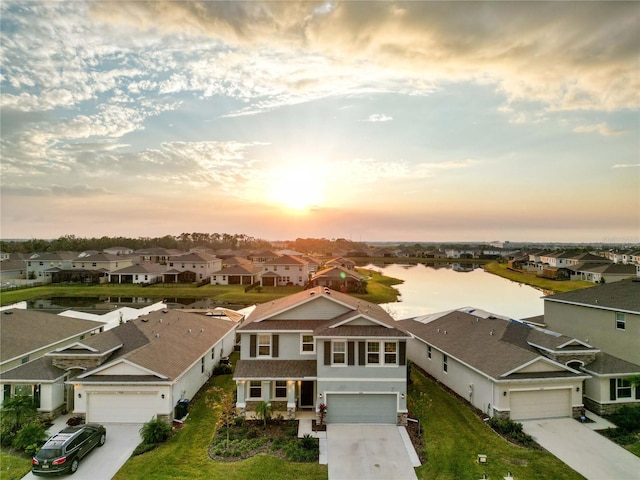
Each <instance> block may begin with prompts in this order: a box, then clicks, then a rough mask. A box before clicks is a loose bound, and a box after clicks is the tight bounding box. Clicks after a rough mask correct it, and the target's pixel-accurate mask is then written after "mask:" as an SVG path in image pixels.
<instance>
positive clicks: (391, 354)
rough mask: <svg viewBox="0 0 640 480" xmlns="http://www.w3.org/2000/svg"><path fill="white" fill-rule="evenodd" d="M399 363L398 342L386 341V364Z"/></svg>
mask: <svg viewBox="0 0 640 480" xmlns="http://www.w3.org/2000/svg"><path fill="white" fill-rule="evenodd" d="M397 363H398V344H397V343H396V342H384V364H385V365H396V364H397Z"/></svg>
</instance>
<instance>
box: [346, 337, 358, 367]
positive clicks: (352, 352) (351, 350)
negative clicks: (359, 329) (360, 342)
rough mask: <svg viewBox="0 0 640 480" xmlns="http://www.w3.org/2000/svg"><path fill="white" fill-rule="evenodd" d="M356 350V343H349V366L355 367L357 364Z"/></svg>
mask: <svg viewBox="0 0 640 480" xmlns="http://www.w3.org/2000/svg"><path fill="white" fill-rule="evenodd" d="M355 348H356V344H355V342H348V343H347V360H348V362H347V363H348V364H349V365H355V363H356V355H355V353H356V352H355Z"/></svg>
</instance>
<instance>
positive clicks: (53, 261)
mask: <svg viewBox="0 0 640 480" xmlns="http://www.w3.org/2000/svg"><path fill="white" fill-rule="evenodd" d="M77 256H78V254H77V253H76V252H53V253H49V252H46V253H34V254H32V255H31V256H29V258H27V259H26V260H25V262H26V264H27V278H29V279H34V280H38V281H40V282H44V283H50V282H51V277H52V273H53V272H56V271H60V270H67V269H70V268H71V264H72V262H73V260H74V259H75V258H77Z"/></svg>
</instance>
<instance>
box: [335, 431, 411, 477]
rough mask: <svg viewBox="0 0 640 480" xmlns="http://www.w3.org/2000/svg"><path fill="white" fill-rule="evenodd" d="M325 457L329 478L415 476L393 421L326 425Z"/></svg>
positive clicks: (407, 453) (405, 448)
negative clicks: (390, 422) (387, 422)
mask: <svg viewBox="0 0 640 480" xmlns="http://www.w3.org/2000/svg"><path fill="white" fill-rule="evenodd" d="M411 448H413V447H411ZM327 457H328V463H329V480H341V479H344V480H353V479H356V478H357V479H358V480H368V479H380V480H383V479H384V480H390V479H393V480H416V479H417V477H416V472H415V470H414V469H413V465H412V461H411V458H410V457H409V452H408V451H407V447H406V446H405V443H404V442H403V440H402V437H401V435H400V431H399V429H398V427H397V426H395V425H327Z"/></svg>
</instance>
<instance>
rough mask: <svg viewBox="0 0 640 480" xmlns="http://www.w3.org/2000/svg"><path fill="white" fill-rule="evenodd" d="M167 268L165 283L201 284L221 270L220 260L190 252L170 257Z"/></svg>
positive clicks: (213, 256)
mask: <svg viewBox="0 0 640 480" xmlns="http://www.w3.org/2000/svg"><path fill="white" fill-rule="evenodd" d="M167 267H168V270H167V271H165V273H164V282H165V283H193V282H202V281H204V280H208V279H209V278H210V277H211V275H213V273H214V272H217V271H219V270H221V269H222V259H221V258H218V257H216V256H215V255H211V254H208V253H197V252H191V253H185V254H184V255H179V256H177V257H171V258H170V259H169V260H168V262H167Z"/></svg>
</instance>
